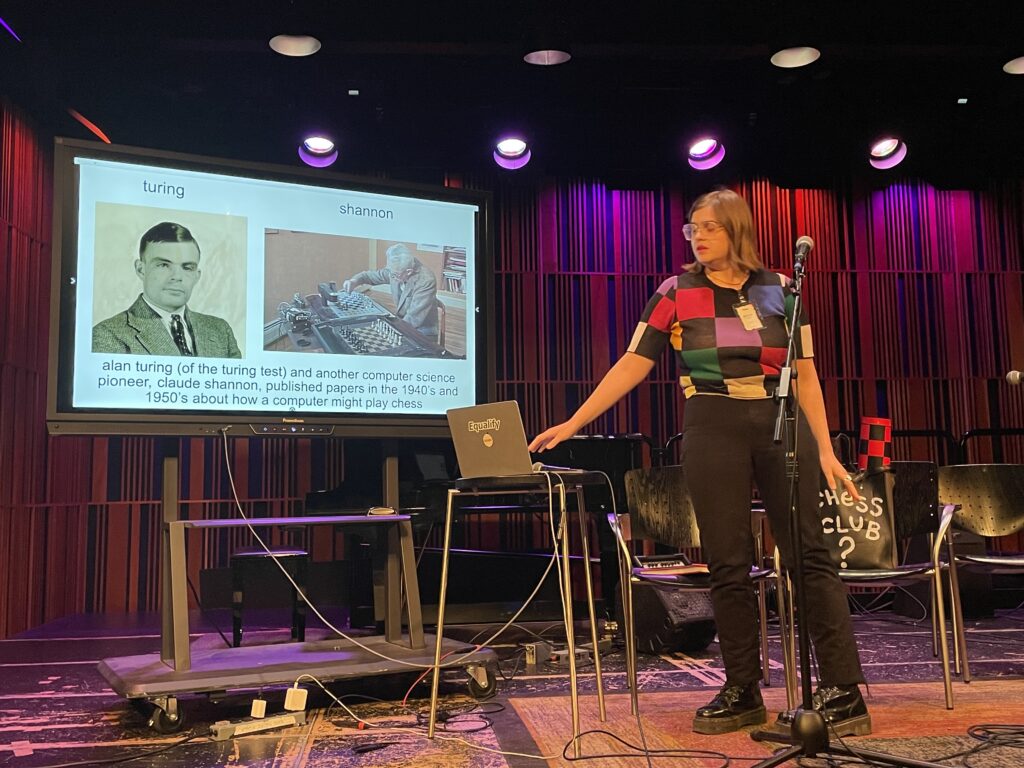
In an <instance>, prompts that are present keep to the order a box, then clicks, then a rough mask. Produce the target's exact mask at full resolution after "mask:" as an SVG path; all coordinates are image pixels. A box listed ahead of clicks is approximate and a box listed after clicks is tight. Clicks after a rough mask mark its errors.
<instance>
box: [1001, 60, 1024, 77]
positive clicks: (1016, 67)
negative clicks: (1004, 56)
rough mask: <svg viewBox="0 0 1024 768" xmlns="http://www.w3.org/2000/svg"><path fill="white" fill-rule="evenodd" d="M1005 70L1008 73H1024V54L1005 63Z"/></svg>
mask: <svg viewBox="0 0 1024 768" xmlns="http://www.w3.org/2000/svg"><path fill="white" fill-rule="evenodd" d="M1003 72H1005V73H1006V74H1008V75H1024V56H1018V57H1017V58H1016V59H1010V60H1009V61H1008V62H1006V63H1005V64H1003Z"/></svg>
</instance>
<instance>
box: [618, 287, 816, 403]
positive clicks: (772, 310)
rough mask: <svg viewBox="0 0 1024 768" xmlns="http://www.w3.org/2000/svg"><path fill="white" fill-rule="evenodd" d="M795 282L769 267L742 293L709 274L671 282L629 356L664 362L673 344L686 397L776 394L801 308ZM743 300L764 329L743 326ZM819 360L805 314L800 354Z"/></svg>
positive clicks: (648, 312)
mask: <svg viewBox="0 0 1024 768" xmlns="http://www.w3.org/2000/svg"><path fill="white" fill-rule="evenodd" d="M791 284H792V280H791V279H790V278H789V277H787V276H786V275H782V274H779V273H777V272H770V271H768V270H765V269H762V270H759V271H757V272H752V273H751V274H750V275H749V277H748V278H747V281H746V282H745V283H744V284H743V286H742V287H741V288H740V289H739V290H735V289H731V288H722V287H721V286H718V285H715V284H714V283H712V282H711V281H710V280H709V279H708V278H707V275H705V274H704V272H703V271H701V272H684V273H683V274H681V275H677V276H675V277H670V278H669V279H667V280H666V281H665V282H663V283H662V284H661V286H659V288H658V290H657V292H656V293H655V294H654V296H652V297H651V300H650V301H648V302H647V306H646V307H645V308H644V312H643V315H642V316H641V318H640V322H639V324H638V325H637V327H636V330H635V331H634V332H633V338H632V340H631V341H630V343H629V347H628V351H629V352H635V353H636V354H638V355H641V356H643V357H646V358H648V359H650V360H657V359H658V358H659V357H660V356H661V354H662V352H663V350H664V349H665V345H666V344H671V345H672V348H673V349H674V350H675V351H676V353H677V354H678V360H679V365H680V376H679V385H680V386H681V387H682V388H683V393H684V395H685V396H686V397H687V398H690V397H692V396H694V395H724V396H726V397H735V398H739V399H744V400H752V399H760V398H767V397H772V396H773V395H774V393H775V387H776V385H777V384H778V381H779V375H780V371H781V368H782V366H783V365H784V364H785V362H786V344H787V339H788V336H789V333H788V328H789V323H790V320H791V319H792V315H793V307H794V303H795V297H794V295H793V293H792V290H791ZM744 300H745V301H747V302H749V303H751V304H753V305H754V307H755V308H756V309H757V312H758V314H759V315H760V318H761V324H762V325H763V326H764V328H762V329H759V330H748V329H747V328H745V327H744V325H743V321H742V320H741V319H740V317H739V316H738V314H737V311H736V305H737V304H738V303H741V302H743V301H744ZM813 355H814V347H813V344H812V341H811V327H810V324H809V323H808V322H807V321H806V313H801V324H800V332H799V333H798V334H797V335H796V356H797V357H799V358H808V357H813Z"/></svg>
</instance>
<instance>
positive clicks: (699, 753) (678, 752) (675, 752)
mask: <svg viewBox="0 0 1024 768" xmlns="http://www.w3.org/2000/svg"><path fill="white" fill-rule="evenodd" d="M590 734H602V735H604V736H608V737H609V738H611V739H614V740H615V741H617V742H619V743H620V744H622V745H623V746H625V747H627V748H629V749H632V750H633V751H634V753H635V754H633V753H628V752H619V753H609V754H601V755H583V756H581V757H571V756H570V755H569V754H568V752H569V747H571V746H572V745H573V742H574V741H576V740H577V739H579V740H582V739H583V737H584V736H588V735H590ZM645 755H646V756H648V757H688V758H693V759H696V760H700V759H709V758H718V759H720V760H722V762H721V763H720V764H719V765H720V766H721V768H727V766H728V765H729V764H730V761H731V760H750V761H751V762H757V761H760V760H763V759H764V758H763V757H732V756H730V755H727V754H725V753H724V752H714V751H711V750H706V749H650V750H646V751H645V750H644V749H643V748H642V747H638V746H637V745H636V744H632V743H630V742H628V741H626V740H625V739H623V738H622V737H621V736H617V735H616V734H614V733H612V732H611V731H604V730H601V729H593V730H590V731H583V732H582V733H581V734H580V735H579V736H577V737H574V738H572V739H569V741H567V742H566V743H565V746H564V747H562V759H563V760H567V761H569V762H571V763H576V762H582V761H583V760H601V759H607V758H613V757H644V756H645Z"/></svg>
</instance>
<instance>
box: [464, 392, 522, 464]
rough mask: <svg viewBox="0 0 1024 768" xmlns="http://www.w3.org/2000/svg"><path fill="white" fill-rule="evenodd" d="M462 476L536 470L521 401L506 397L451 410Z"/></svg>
mask: <svg viewBox="0 0 1024 768" xmlns="http://www.w3.org/2000/svg"><path fill="white" fill-rule="evenodd" d="M448 427H449V428H450V429H451V431H452V441H453V442H454V443H455V456H456V458H458V460H459V472H460V474H461V475H462V477H510V476H512V475H531V474H533V460H532V459H531V458H530V450H529V448H528V447H527V442H526V430H525V429H524V428H523V417H522V416H521V415H520V413H519V403H517V402H516V401H515V400H505V401H503V402H500V403H484V404H483V405H471V406H468V407H466V408H452V409H450V410H449V411H448Z"/></svg>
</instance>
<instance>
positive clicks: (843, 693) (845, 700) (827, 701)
mask: <svg viewBox="0 0 1024 768" xmlns="http://www.w3.org/2000/svg"><path fill="white" fill-rule="evenodd" d="M811 702H812V703H813V705H814V709H815V710H817V711H818V712H821V714H822V716H823V717H824V718H825V727H826V728H827V729H828V734H829V736H837V737H842V736H867V735H868V734H869V733H871V715H869V714H868V707H867V705H866V704H865V703H864V697H863V696H861V695H860V688H858V687H857V686H856V685H822V686H818V690H816V691H815V692H814V695H813V696H812V697H811ZM793 711H794V710H788V711H786V712H780V713H779V716H778V718H776V720H775V724H774V725H773V726H772V729H771V730H772V731H773V732H777V733H780V734H782V735H788V734H789V733H790V729H791V728H792V725H793Z"/></svg>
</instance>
